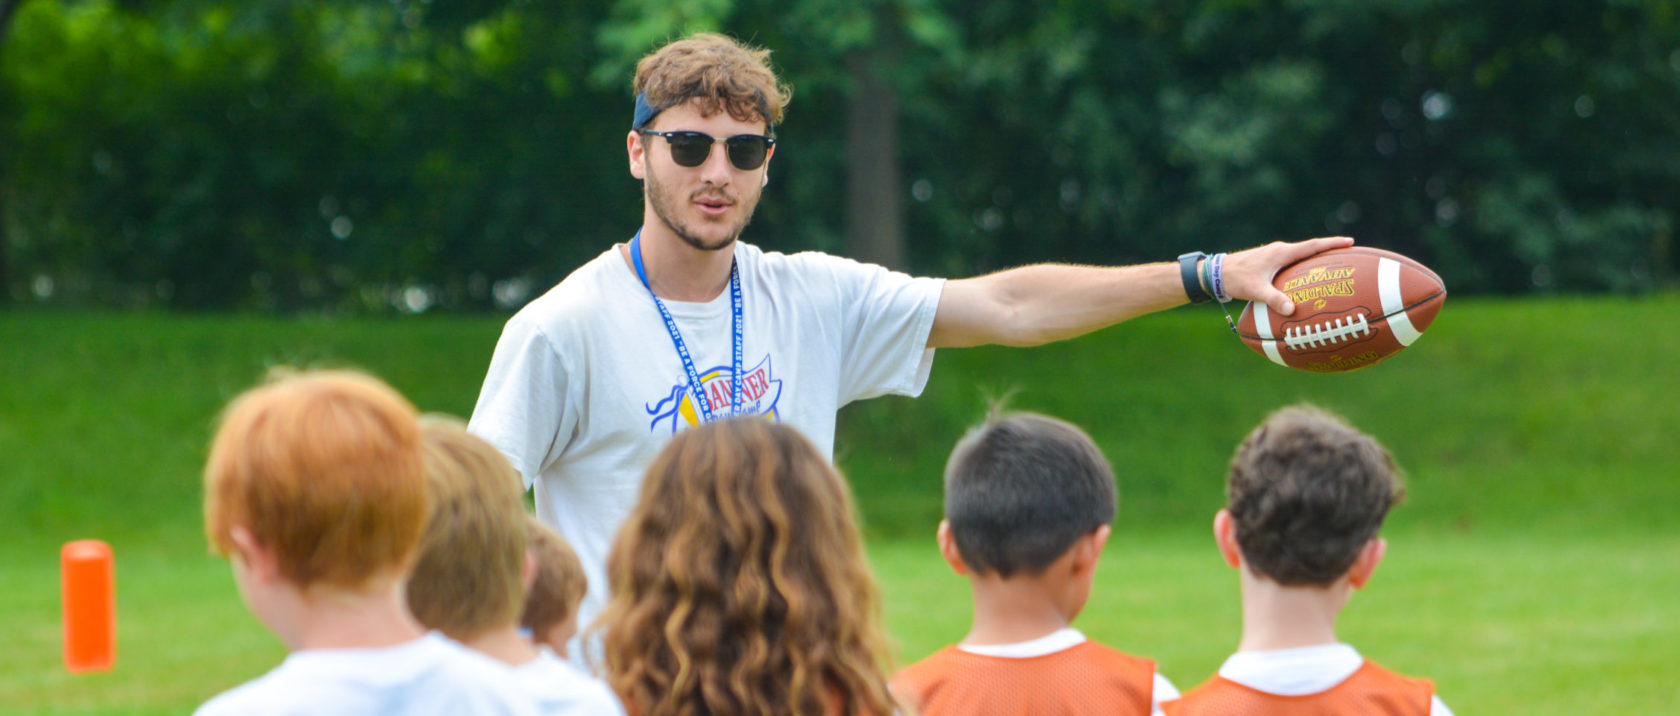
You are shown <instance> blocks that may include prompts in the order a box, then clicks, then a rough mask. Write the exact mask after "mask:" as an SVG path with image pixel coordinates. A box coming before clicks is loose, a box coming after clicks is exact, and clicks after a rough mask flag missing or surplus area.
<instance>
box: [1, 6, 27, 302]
mask: <svg viewBox="0 0 1680 716" xmlns="http://www.w3.org/2000/svg"><path fill="white" fill-rule="evenodd" d="M22 4H23V0H0V46H4V45H5V44H6V30H7V29H8V28H10V27H11V24H12V15H13V14H14V13H16V12H17V9H18V6H19V5H22ZM4 147H5V144H4V143H3V142H0V152H4V151H5V149H4ZM5 170H6V158H5V157H4V156H0V172H4V171H5ZM5 186H6V180H5V176H4V175H3V174H0V305H5V304H6V303H8V302H9V301H10V300H11V298H12V267H11V264H10V263H8V262H7V261H6V258H7V255H8V254H9V253H10V248H11V245H12V242H11V241H10V240H9V239H7V237H6V201H7V199H8V197H7V196H6V193H5V191H4V189H5Z"/></svg>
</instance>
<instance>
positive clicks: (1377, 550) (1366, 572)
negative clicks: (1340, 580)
mask: <svg viewBox="0 0 1680 716" xmlns="http://www.w3.org/2000/svg"><path fill="white" fill-rule="evenodd" d="M1387 552H1388V540H1385V539H1383V538H1381V537H1378V538H1376V539H1373V540H1371V541H1370V542H1366V543H1365V547H1364V548H1362V549H1360V550H1359V556H1358V557H1355V558H1354V560H1353V567H1352V568H1351V569H1349V570H1348V581H1349V582H1350V583H1352V584H1353V588H1354V589H1364V588H1365V583H1366V582H1369V581H1371V573H1372V572H1375V571H1377V563H1378V562H1381V561H1382V558H1383V554H1385V553H1387Z"/></svg>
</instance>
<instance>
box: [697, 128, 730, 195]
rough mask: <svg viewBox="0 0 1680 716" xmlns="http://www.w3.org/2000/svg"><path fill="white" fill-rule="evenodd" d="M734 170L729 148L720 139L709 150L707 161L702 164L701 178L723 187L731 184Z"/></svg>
mask: <svg viewBox="0 0 1680 716" xmlns="http://www.w3.org/2000/svg"><path fill="white" fill-rule="evenodd" d="M734 169H735V167H732V166H730V165H729V148H728V147H727V146H725V145H724V143H723V140H721V139H720V140H718V141H715V142H712V146H710V147H708V148H707V153H706V161H705V162H702V163H701V164H700V178H701V179H703V180H705V181H707V182H710V183H712V184H716V185H718V186H723V185H724V184H728V183H729V180H730V178H731V177H732V174H731V172H732V171H733V170H734Z"/></svg>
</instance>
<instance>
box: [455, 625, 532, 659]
mask: <svg viewBox="0 0 1680 716" xmlns="http://www.w3.org/2000/svg"><path fill="white" fill-rule="evenodd" d="M461 643H462V644H465V645H466V646H467V648H470V649H472V650H474V651H477V652H479V653H481V654H485V655H487V656H489V657H490V658H492V659H495V660H497V661H500V662H502V663H504V664H507V665H508V666H524V665H526V664H529V663H531V662H532V661H534V660H535V659H536V658H537V654H538V652H537V649H536V647H534V646H531V642H529V641H527V640H526V639H525V637H523V636H520V635H519V629H518V627H515V626H513V625H511V624H509V625H508V626H506V627H504V628H501V629H491V630H490V631H487V632H485V633H483V634H480V635H478V636H476V637H473V638H471V639H465V640H463V641H462V642H461Z"/></svg>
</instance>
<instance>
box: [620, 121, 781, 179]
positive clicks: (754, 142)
mask: <svg viewBox="0 0 1680 716" xmlns="http://www.w3.org/2000/svg"><path fill="white" fill-rule="evenodd" d="M636 131H637V132H639V133H641V134H644V135H647V134H654V135H658V136H661V137H664V138H665V141H667V142H670V143H671V161H674V162H676V163H677V166H683V167H697V166H700V165H701V164H705V163H706V157H709V156H711V155H712V142H714V141H717V137H713V136H712V135H710V134H706V133H705V132H655V131H653V130H651V129H638V130H636ZM775 145H776V138H775V137H767V136H765V135H762V134H737V135H735V136H733V137H729V138H727V139H724V140H723V148H724V153H725V154H728V155H729V163H730V164H733V165H735V168H736V169H739V170H741V171H744V172H750V171H752V170H754V169H757V168H759V167H762V166H764V160H765V158H767V157H769V156H770V148H771V147H773V146H775Z"/></svg>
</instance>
